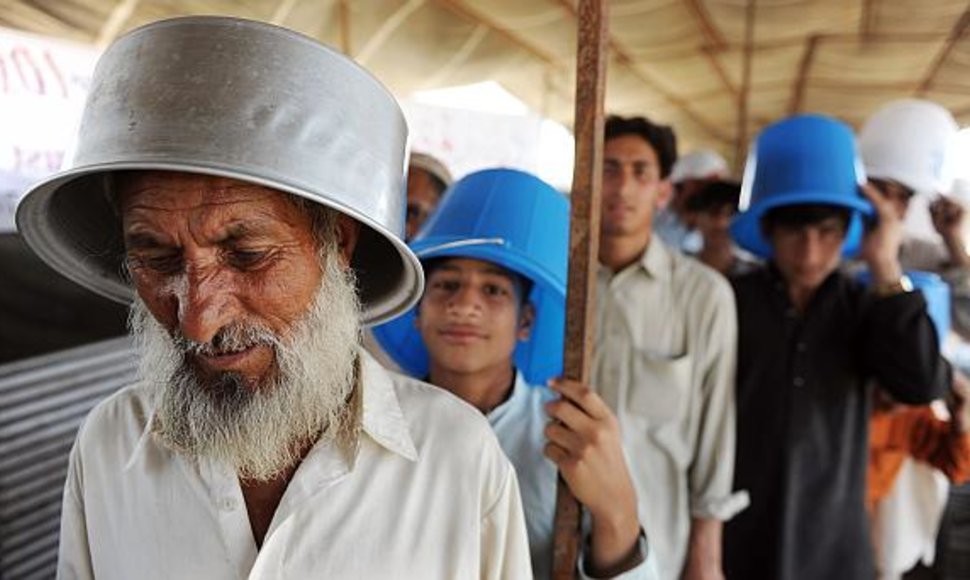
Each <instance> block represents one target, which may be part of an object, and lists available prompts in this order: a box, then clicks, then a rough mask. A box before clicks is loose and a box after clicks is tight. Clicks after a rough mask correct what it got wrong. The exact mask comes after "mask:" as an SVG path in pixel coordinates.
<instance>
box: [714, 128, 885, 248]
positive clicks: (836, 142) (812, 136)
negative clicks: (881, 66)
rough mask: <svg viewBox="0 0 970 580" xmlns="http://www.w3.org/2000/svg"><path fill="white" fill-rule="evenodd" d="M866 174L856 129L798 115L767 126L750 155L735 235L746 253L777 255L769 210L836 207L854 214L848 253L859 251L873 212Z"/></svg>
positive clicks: (850, 223) (847, 244)
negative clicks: (768, 232)
mask: <svg viewBox="0 0 970 580" xmlns="http://www.w3.org/2000/svg"><path fill="white" fill-rule="evenodd" d="M865 181H866V177H865V171H864V170H863V168H862V162H861V159H860V157H859V153H858V149H857V148H856V143H855V137H854V136H853V134H852V130H851V129H850V128H849V127H848V126H847V125H845V124H844V123H841V122H839V121H836V120H835V119H832V118H829V117H825V116H822V115H798V116H795V117H790V118H788V119H785V120H784V121H780V122H778V123H775V124H774V125H771V126H769V127H767V128H766V129H765V130H764V131H762V132H761V135H759V136H758V139H757V141H756V142H755V145H754V148H753V150H752V151H751V152H750V153H749V155H748V162H747V165H746V166H745V169H744V181H743V182H742V185H741V201H740V203H739V204H738V210H739V212H740V213H738V215H737V216H735V218H734V221H733V222H732V223H731V236H732V237H733V238H734V240H735V242H737V244H738V245H739V246H741V247H742V248H744V249H745V250H747V251H749V252H751V253H752V254H755V255H757V256H760V257H762V258H768V257H771V255H772V253H773V252H772V248H771V244H770V242H769V240H768V239H767V238H766V237H765V235H764V231H763V228H762V220H763V218H764V216H765V214H766V213H768V211H769V210H772V209H774V208H778V207H785V206H792V205H809V204H811V205H833V206H839V207H844V208H847V209H849V210H851V218H850V220H849V229H848V231H847V232H846V236H845V242H844V244H843V246H842V253H843V255H846V256H849V255H852V254H854V253H856V252H857V251H858V250H859V246H860V244H861V242H862V235H863V223H862V216H864V215H866V216H868V215H872V214H873V208H872V205H871V204H870V203H869V201H868V200H867V199H865V197H863V195H862V192H861V191H860V190H859V186H860V185H862V184H863V183H865Z"/></svg>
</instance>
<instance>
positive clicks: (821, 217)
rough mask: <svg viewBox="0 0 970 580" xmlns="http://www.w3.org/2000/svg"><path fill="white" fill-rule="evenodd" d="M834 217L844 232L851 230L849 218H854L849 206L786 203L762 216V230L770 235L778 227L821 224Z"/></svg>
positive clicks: (792, 227)
mask: <svg viewBox="0 0 970 580" xmlns="http://www.w3.org/2000/svg"><path fill="white" fill-rule="evenodd" d="M833 217H835V218H838V219H839V222H841V224H842V231H843V232H846V231H848V230H849V220H850V219H851V218H852V211H851V210H850V209H849V208H846V207H842V206H838V205H828V204H819V203H805V204H798V205H786V206H783V207H776V208H773V209H769V210H768V211H767V212H766V213H765V215H764V216H762V218H761V231H763V232H764V234H765V235H766V236H769V237H770V236H771V233H772V231H774V229H775V228H777V227H783V228H791V229H795V228H801V227H805V226H812V225H816V224H819V223H821V222H823V221H825V220H827V219H830V218H833Z"/></svg>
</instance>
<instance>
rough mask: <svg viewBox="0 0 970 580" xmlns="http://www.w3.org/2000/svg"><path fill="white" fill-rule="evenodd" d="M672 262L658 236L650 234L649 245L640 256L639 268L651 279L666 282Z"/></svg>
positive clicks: (668, 252) (668, 251)
mask: <svg viewBox="0 0 970 580" xmlns="http://www.w3.org/2000/svg"><path fill="white" fill-rule="evenodd" d="M672 262H673V260H672V258H671V255H670V250H668V249H667V246H665V245H664V243H663V242H662V241H661V240H660V238H659V237H658V236H656V235H653V234H651V236H650V243H649V244H647V249H646V250H645V251H644V252H643V254H641V256H640V262H639V263H640V266H641V267H642V268H643V269H644V271H645V272H646V273H647V275H648V276H650V277H651V278H656V279H657V280H666V279H668V278H670V268H671V264H672Z"/></svg>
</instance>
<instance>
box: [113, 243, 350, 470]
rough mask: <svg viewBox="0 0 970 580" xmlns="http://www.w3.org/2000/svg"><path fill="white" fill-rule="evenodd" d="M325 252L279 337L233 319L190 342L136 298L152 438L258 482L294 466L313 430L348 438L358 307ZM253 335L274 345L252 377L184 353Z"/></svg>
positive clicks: (223, 346) (229, 345)
mask: <svg viewBox="0 0 970 580" xmlns="http://www.w3.org/2000/svg"><path fill="white" fill-rule="evenodd" d="M324 259H325V263H326V266H325V268H324V275H323V279H322V281H321V283H320V288H319V289H318V290H317V293H316V295H315V297H314V300H313V303H312V304H311V305H310V308H309V309H308V311H307V312H306V314H305V315H303V317H302V318H301V319H300V320H299V321H297V322H296V323H294V325H293V326H292V327H291V328H290V329H289V331H288V333H287V336H285V337H278V336H276V335H274V334H273V333H272V332H270V331H269V330H268V329H266V328H263V327H261V326H260V325H258V324H252V323H251V322H247V321H245V320H241V321H239V322H238V323H233V324H231V325H227V326H226V327H223V328H222V329H220V330H219V332H218V333H217V334H216V336H215V337H214V339H213V340H212V342H211V343H208V344H198V343H193V342H192V341H189V340H187V339H185V338H184V337H182V336H181V335H179V336H174V337H173V336H171V335H170V334H169V333H168V331H166V330H165V328H164V327H162V325H161V324H159V323H158V321H156V320H155V318H154V317H153V316H152V315H151V314H150V313H149V311H148V309H147V307H146V306H145V305H144V303H143V302H142V301H141V300H140V299H138V298H136V300H135V302H134V304H133V305H132V310H131V316H130V320H129V324H130V326H131V332H132V334H133V335H134V337H135V342H136V344H137V346H138V348H139V350H140V353H141V363H140V373H141V377H142V380H143V381H145V382H146V383H147V384H148V385H149V387H150V389H151V392H152V395H153V397H154V403H155V404H154V406H155V418H154V422H153V424H152V432H153V434H154V436H155V438H156V439H157V441H159V442H160V443H161V444H162V445H164V446H165V447H168V448H169V449H172V450H173V451H176V452H177V453H180V454H182V455H183V456H186V457H188V458H190V459H193V460H199V459H204V458H207V459H212V460H215V461H216V462H219V463H222V464H225V465H228V466H229V467H230V468H232V469H234V470H235V472H236V474H237V475H238V476H239V477H241V478H243V479H251V480H258V481H266V480H269V479H272V478H274V477H275V476H278V475H279V474H280V473H281V472H283V471H285V470H286V469H288V468H291V467H294V466H296V465H297V464H298V463H299V462H300V460H301V459H302V457H303V454H304V453H305V452H306V451H307V448H308V447H309V446H310V445H311V444H313V442H315V441H317V440H318V439H321V438H323V439H328V440H333V441H337V442H338V443H348V444H349V443H350V438H346V439H345V437H346V436H348V435H349V436H353V435H354V434H355V433H354V430H355V429H356V425H355V423H356V419H357V418H356V409H355V408H354V406H353V405H352V404H351V394H352V393H353V391H354V385H355V380H356V368H357V345H358V344H359V340H360V322H359V320H360V317H359V313H360V306H359V303H358V299H357V293H356V290H355V284H354V280H353V274H352V272H351V271H349V270H345V269H344V268H343V267H342V266H341V265H340V264H339V263H338V262H339V260H337V259H336V255H335V254H331V255H330V256H329V259H326V258H324ZM176 332H177V330H176ZM256 344H265V345H268V346H269V347H271V348H272V349H273V351H274V353H275V368H274V369H273V370H272V371H271V372H270V373H269V376H268V377H266V378H264V379H262V380H261V381H260V384H257V385H247V384H246V380H245V379H244V378H243V377H242V376H241V375H239V374H238V373H230V372H224V373H218V374H217V375H215V376H213V375H211V374H204V373H200V372H198V370H197V369H196V368H195V367H194V366H193V364H192V363H191V362H190V358H191V357H190V356H188V355H189V354H190V353H193V352H194V353H199V352H204V353H212V352H231V351H234V350H239V349H242V348H246V347H248V346H253V345H256Z"/></svg>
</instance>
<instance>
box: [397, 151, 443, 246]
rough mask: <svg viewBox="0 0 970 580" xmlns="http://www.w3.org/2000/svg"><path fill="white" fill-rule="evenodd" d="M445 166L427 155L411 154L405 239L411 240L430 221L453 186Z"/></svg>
mask: <svg viewBox="0 0 970 580" xmlns="http://www.w3.org/2000/svg"><path fill="white" fill-rule="evenodd" d="M451 182H452V177H451V172H450V171H448V168H447V167H445V164H444V163H442V162H441V161H439V160H438V159H436V158H435V157H432V156H431V155H428V154H426V153H411V161H410V164H409V165H408V206H407V223H406V225H405V231H404V239H405V241H407V240H410V239H411V238H413V237H414V234H416V233H418V230H419V229H420V228H421V224H423V223H424V220H426V219H428V216H429V215H431V212H433V211H434V208H435V207H437V205H438V202H439V201H441V196H442V195H444V193H445V190H446V189H448V187H449V186H450V185H451Z"/></svg>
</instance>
